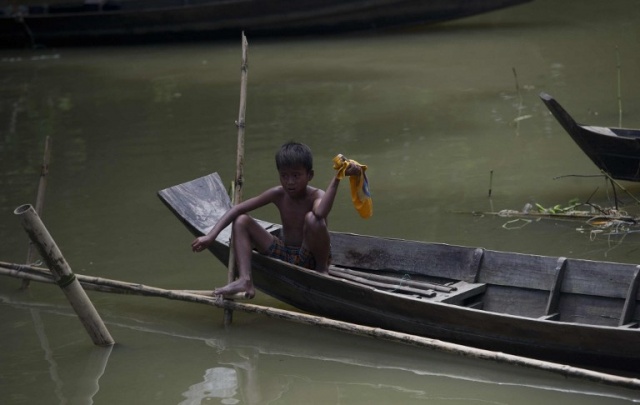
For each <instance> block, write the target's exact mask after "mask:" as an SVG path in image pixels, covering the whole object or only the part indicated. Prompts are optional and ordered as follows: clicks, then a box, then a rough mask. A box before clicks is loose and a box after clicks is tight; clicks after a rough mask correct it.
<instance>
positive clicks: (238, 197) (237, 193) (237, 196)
mask: <svg viewBox="0 0 640 405" xmlns="http://www.w3.org/2000/svg"><path fill="white" fill-rule="evenodd" d="M247 47H248V43H247V37H246V36H245V35H244V32H242V65H241V68H240V70H241V76H240V109H239V112H238V120H237V121H236V127H238V146H237V159H236V179H235V183H234V187H233V196H232V197H233V199H232V202H233V205H236V204H238V203H240V201H242V186H243V185H244V127H245V113H246V110H247V73H248V70H249V66H248V64H247ZM230 248H231V249H230V251H231V252H233V242H231V243H230ZM235 267H236V261H235V255H234V254H233V253H232V254H230V255H229V274H228V277H227V279H228V282H232V281H233V280H235V278H236V268H235ZM232 318H233V312H232V310H231V309H229V308H226V309H225V311H224V324H225V325H229V324H231V321H232Z"/></svg>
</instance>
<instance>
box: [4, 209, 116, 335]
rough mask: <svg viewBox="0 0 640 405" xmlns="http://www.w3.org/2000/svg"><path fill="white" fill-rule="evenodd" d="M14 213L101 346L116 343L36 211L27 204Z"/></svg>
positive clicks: (82, 320)
mask: <svg viewBox="0 0 640 405" xmlns="http://www.w3.org/2000/svg"><path fill="white" fill-rule="evenodd" d="M14 213H15V214H16V215H18V216H20V219H21V221H22V226H23V228H24V230H25V231H26V232H27V234H28V235H29V238H30V239H31V241H32V242H33V243H34V245H35V246H36V248H37V249H38V252H39V253H40V256H42V258H43V259H44V261H45V262H46V263H47V265H48V266H49V268H50V269H51V271H52V272H53V275H54V278H55V281H56V283H57V284H58V286H59V287H60V288H61V289H62V291H63V292H64V294H65V295H66V296H67V299H68V300H69V303H70V304H71V306H72V307H73V309H74V310H75V312H76V314H78V318H79V319H80V322H82V325H83V326H84V328H85V329H86V331H87V333H88V334H89V336H90V337H91V340H92V341H93V343H94V344H95V345H97V346H110V345H113V344H114V343H115V341H114V340H113V338H112V337H111V335H110V334H109V331H108V330H107V327H106V326H105V325H104V322H103V321H102V319H101V318H100V315H98V312H97V311H96V309H95V307H94V306H93V303H92V302H91V300H90V299H89V297H88V296H87V293H86V292H85V291H84V290H83V289H82V286H81V285H80V283H79V282H78V280H77V277H76V275H75V274H74V273H73V272H72V271H71V267H70V266H69V264H68V263H67V261H66V260H65V258H64V256H63V255H62V252H60V249H59V248H58V246H57V245H56V243H55V241H54V240H53V238H52V237H51V234H49V231H48V230H47V228H46V227H45V226H44V224H43V223H42V220H41V219H40V217H39V216H38V214H37V213H36V211H35V210H34V209H33V207H32V206H31V205H29V204H25V205H22V206H20V207H18V208H16V209H15V211H14Z"/></svg>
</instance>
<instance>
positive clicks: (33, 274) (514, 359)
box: [0, 262, 640, 390]
mask: <svg viewBox="0 0 640 405" xmlns="http://www.w3.org/2000/svg"><path fill="white" fill-rule="evenodd" d="M0 275H5V276H11V277H20V278H30V279H31V280H33V281H41V282H45V283H54V282H55V281H54V279H53V275H52V274H51V273H50V272H49V271H48V270H47V269H43V268H38V267H34V266H28V265H22V264H13V263H6V262H0ZM76 277H77V279H78V281H79V282H80V283H81V284H82V285H83V286H84V287H85V288H87V289H91V290H95V291H101V292H109V293H120V294H132V295H143V296H153V297H161V298H166V299H170V300H179V301H186V302H193V303H198V304H205V305H211V306H214V307H217V308H222V309H232V310H234V311H244V312H248V313H255V314H261V315H266V316H269V317H272V318H277V319H282V320H287V321H292V322H297V323H302V324H305V325H312V326H318V327H322V328H326V329H332V330H336V331H341V332H347V333H351V334H354V335H359V336H367V337H373V338H376V339H381V340H387V341H392V342H397V343H404V344H409V345H412V346H418V347H424V348H427V349H430V350H435V351H440V352H445V353H451V354H455V355H460V356H465V357H469V358H476V359H480V360H490V361H494V362H497V363H503V364H510V365H516V366H520V367H525V368H531V369H538V370H543V371H547V372H550V373H554V374H558V375H561V376H563V377H566V378H576V379H580V380H587V381H592V382H597V383H601V384H606V385H612V386H618V387H624V388H630V389H636V390H637V389H640V379H637V378H630V377H623V376H617V375H613V374H607V373H602V372H598V371H593V370H587V369H583V368H579V367H573V366H568V365H564V364H558V363H553V362H548V361H543V360H536V359H531V358H528V357H521V356H516V355H512V354H506V353H502V352H494V351H490V350H483V349H477V348H473V347H468V346H463V345H459V344H455V343H449V342H444V341H441V340H437V339H431V338H427V337H422V336H416V335H410V334H407V333H402V332H395V331H391V330H387V329H381V328H375V327H370V326H363V325H357V324H353V323H349V322H344V321H337V320H334V319H329V318H324V317H322V316H317V315H309V314H304V313H299V312H293V311H288V310H284V309H279V308H272V307H265V306H261V305H255V304H247V303H241V302H234V301H230V300H224V299H220V297H212V296H208V295H200V294H192V293H189V292H185V291H180V290H167V289H163V288H158V287H151V286H146V285H144V284H139V283H129V282H125V281H118V280H111V279H106V278H102V277H91V276H83V275H80V274H78V275H76Z"/></svg>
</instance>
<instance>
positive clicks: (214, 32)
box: [0, 0, 531, 46]
mask: <svg viewBox="0 0 640 405" xmlns="http://www.w3.org/2000/svg"><path fill="white" fill-rule="evenodd" d="M528 1H531V0H474V1H461V0H457V1H450V0H430V1H427V0H349V1H345V0H297V1H289V0H231V1H214V0H202V1H189V2H185V1H182V0H164V1H158V0H156V1H144V0H133V1H121V2H115V1H113V0H112V1H106V2H105V3H103V4H102V5H101V6H100V5H95V4H93V5H92V4H83V3H77V5H75V3H74V4H73V5H62V6H57V7H55V6H50V7H48V8H45V7H42V6H37V7H23V8H22V9H16V10H8V9H7V10H5V11H4V14H0V43H2V44H4V45H14V46H16V45H24V44H29V43H32V44H39V45H42V44H44V45H52V44H61V43H94V42H103V41H104V42H120V43H127V42H129V41H131V40H154V39H160V38H177V39H192V38H198V37H209V38H211V37H214V38H220V37H228V36H233V37H239V36H240V32H241V31H245V33H246V34H247V35H248V36H251V37H254V36H264V35H293V34H307V33H315V34H317V33H322V34H323V33H329V32H344V31H356V30H368V29H375V28H386V27H394V26H404V25H416V24H433V23H439V22H443V21H448V20H454V19H458V18H463V17H468V16H472V15H476V14H480V13H485V12H489V11H493V10H497V9H501V8H505V7H510V6H513V5H516V4H520V3H525V2H528ZM16 12H18V14H17V15H16Z"/></svg>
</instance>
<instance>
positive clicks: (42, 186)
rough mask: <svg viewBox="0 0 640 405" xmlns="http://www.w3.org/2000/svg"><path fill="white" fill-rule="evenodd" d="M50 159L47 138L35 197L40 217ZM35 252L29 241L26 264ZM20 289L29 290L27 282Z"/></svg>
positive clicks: (33, 257)
mask: <svg viewBox="0 0 640 405" xmlns="http://www.w3.org/2000/svg"><path fill="white" fill-rule="evenodd" d="M50 159H51V137H49V136H47V138H46V139H45V141H44V156H43V158H42V168H41V170H40V181H39V182H38V194H37V196H36V213H37V214H38V215H39V216H42V209H43V208H44V192H45V190H46V189H47V174H49V161H50ZM35 253H36V251H35V249H33V242H32V241H31V240H29V246H28V247H27V264H31V263H33V262H34V261H35V260H36V254H35ZM20 288H21V289H23V290H25V289H27V288H29V280H22V285H21V286H20Z"/></svg>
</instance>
